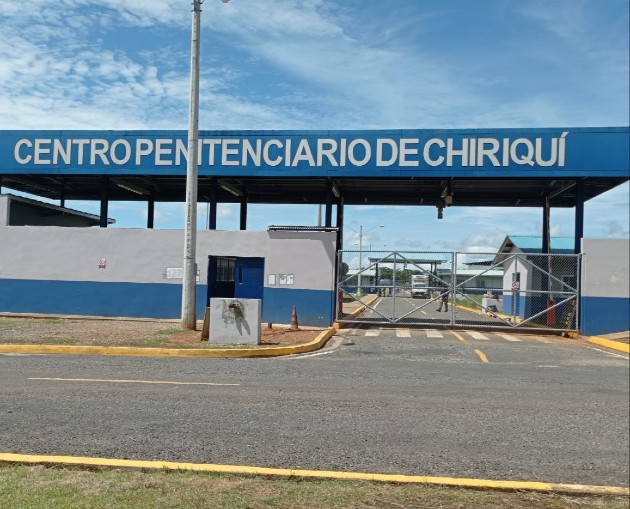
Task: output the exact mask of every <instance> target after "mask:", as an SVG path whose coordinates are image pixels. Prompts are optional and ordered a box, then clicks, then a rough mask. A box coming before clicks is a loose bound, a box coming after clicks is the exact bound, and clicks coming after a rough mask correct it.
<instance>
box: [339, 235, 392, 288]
mask: <svg viewBox="0 0 630 509" xmlns="http://www.w3.org/2000/svg"><path fill="white" fill-rule="evenodd" d="M348 228H350V229H351V230H352V231H353V232H354V233H358V234H359V273H358V274H357V285H358V287H357V294H358V295H359V296H361V295H363V288H362V286H361V276H362V274H361V273H362V272H363V225H360V226H359V231H356V230H355V229H354V228H352V227H350V226H348ZM374 228H385V225H382V224H379V225H377V226H372V228H370V229H369V230H368V231H366V232H365V233H366V234H368V233H370V232H371V231H372V230H373V229H374Z"/></svg>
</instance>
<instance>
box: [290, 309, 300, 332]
mask: <svg viewBox="0 0 630 509" xmlns="http://www.w3.org/2000/svg"><path fill="white" fill-rule="evenodd" d="M291 330H298V318H297V308H296V307H295V306H293V313H291Z"/></svg>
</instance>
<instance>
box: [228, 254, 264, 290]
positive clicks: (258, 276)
mask: <svg viewBox="0 0 630 509" xmlns="http://www.w3.org/2000/svg"><path fill="white" fill-rule="evenodd" d="M264 278H265V259H264V258H236V266H235V273H234V279H235V281H234V283H235V284H234V298H236V299H260V300H262V298H263V286H264V281H265V279H264Z"/></svg>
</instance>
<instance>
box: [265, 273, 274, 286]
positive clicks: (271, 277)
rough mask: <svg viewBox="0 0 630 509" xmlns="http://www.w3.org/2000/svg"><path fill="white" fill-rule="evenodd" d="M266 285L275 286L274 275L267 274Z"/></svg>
mask: <svg viewBox="0 0 630 509" xmlns="http://www.w3.org/2000/svg"><path fill="white" fill-rule="evenodd" d="M267 286H276V275H275V274H269V275H268V276H267Z"/></svg>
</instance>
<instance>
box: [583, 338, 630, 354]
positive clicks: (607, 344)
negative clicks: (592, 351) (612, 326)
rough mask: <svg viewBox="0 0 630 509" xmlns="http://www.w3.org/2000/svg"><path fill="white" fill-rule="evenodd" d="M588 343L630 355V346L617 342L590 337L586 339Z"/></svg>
mask: <svg viewBox="0 0 630 509" xmlns="http://www.w3.org/2000/svg"><path fill="white" fill-rule="evenodd" d="M587 341H588V342H589V343H593V344H595V345H599V346H605V347H606V348H612V349H613V350H618V351H620V352H625V353H630V345H628V344H626V343H621V342H619V341H612V340H610V339H604V338H600V337H598V336H591V337H590V338H588V339H587Z"/></svg>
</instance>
